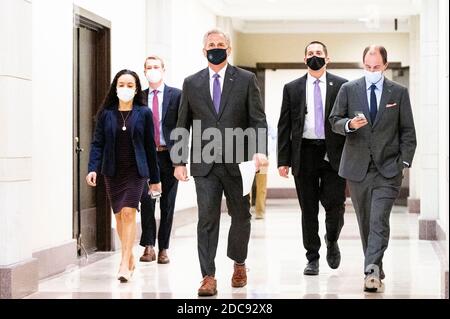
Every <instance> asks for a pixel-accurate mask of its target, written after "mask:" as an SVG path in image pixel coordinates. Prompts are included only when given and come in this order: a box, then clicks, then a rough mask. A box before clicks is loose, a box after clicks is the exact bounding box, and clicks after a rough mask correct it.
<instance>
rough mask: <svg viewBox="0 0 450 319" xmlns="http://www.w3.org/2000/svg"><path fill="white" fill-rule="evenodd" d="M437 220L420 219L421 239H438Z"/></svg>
mask: <svg viewBox="0 0 450 319" xmlns="http://www.w3.org/2000/svg"><path fill="white" fill-rule="evenodd" d="M436 225H437V224H436V220H427V219H419V239H421V240H437V236H436Z"/></svg>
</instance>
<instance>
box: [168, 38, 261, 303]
mask: <svg viewBox="0 0 450 319" xmlns="http://www.w3.org/2000/svg"><path fill="white" fill-rule="evenodd" d="M203 52H204V55H205V57H206V58H207V59H208V68H206V69H204V70H202V71H200V72H198V73H196V74H194V75H191V76H189V77H188V78H186V79H185V80H184V84H183V93H182V98H181V105H180V112H179V114H178V124H177V127H178V128H180V129H183V130H184V131H187V132H189V130H190V127H191V125H192V126H193V136H192V152H191V161H190V170H191V175H192V176H194V179H195V187H196V191H197V203H198V215H199V219H198V225H197V243H198V255H199V260H200V266H201V272H202V276H203V281H202V285H201V287H200V288H199V290H198V295H199V296H212V295H215V294H216V293H217V284H216V280H215V278H214V276H215V271H216V267H215V263H214V259H215V255H216V250H217V243H218V237H219V224H220V206H221V202H222V195H223V193H225V197H226V199H227V207H228V213H229V215H230V216H231V227H230V230H229V234H228V251H227V255H228V257H230V258H231V259H232V260H234V273H233V277H232V280H231V284H232V286H233V287H243V286H245V285H246V284H247V274H246V268H245V260H246V258H247V246H248V241H249V238H250V219H251V214H250V203H249V198H248V195H247V196H243V194H242V193H243V189H242V181H241V174H240V172H239V167H238V163H239V162H242V161H246V160H249V159H252V158H253V160H255V163H256V166H257V167H256V168H257V169H259V167H260V166H265V165H267V157H266V152H267V146H266V142H267V123H266V116H265V113H264V110H263V107H262V100H261V95H260V90H259V87H258V84H257V80H256V76H255V75H254V74H253V73H250V72H248V71H245V70H242V69H240V68H237V67H234V66H232V65H230V64H228V63H227V58H228V56H229V55H230V53H231V46H230V38H229V37H228V35H226V34H225V33H224V32H222V31H220V30H211V31H209V32H207V33H206V34H205V36H204V48H203ZM198 125H201V127H198ZM247 129H248V131H254V132H255V133H259V140H258V139H257V138H256V139H253V138H248V139H247V138H245V139H244V140H241V142H238V139H237V138H232V139H229V138H228V139H227V138H226V137H227V135H229V131H230V130H237V131H238V130H241V131H242V130H246V131H247ZM261 131H262V134H261ZM255 136H256V137H257V134H256V135H254V137H255ZM211 137H213V138H211ZM215 137H217V138H215ZM228 137H229V136H228ZM183 140H184V143H186V142H187V140H188V139H186V138H184V139H183ZM258 141H259V143H258ZM181 144H183V143H181ZM211 149H212V150H213V155H212V156H211V157H210V156H209V155H210V153H211ZM239 153H243V154H244V157H243V158H240V156H239ZM261 153H264V154H261ZM171 155H172V159H173V158H174V155H175V154H174V152H172V153H171ZM208 157H210V158H208ZM174 162H175V160H174ZM186 162H187V154H186V156H185V157H184V158H183V159H179V160H178V161H177V163H176V165H177V166H176V168H175V176H176V177H177V179H178V180H180V181H186V180H187V169H186V166H185V164H186Z"/></svg>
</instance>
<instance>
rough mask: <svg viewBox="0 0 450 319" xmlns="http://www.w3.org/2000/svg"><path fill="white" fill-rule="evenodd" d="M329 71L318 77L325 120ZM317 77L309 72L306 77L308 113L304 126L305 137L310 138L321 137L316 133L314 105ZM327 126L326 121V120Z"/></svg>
mask: <svg viewBox="0 0 450 319" xmlns="http://www.w3.org/2000/svg"><path fill="white" fill-rule="evenodd" d="M326 74H327V73H326V72H324V73H323V74H322V76H321V77H320V78H319V79H318V80H319V81H320V82H319V87H320V93H321V96H322V108H323V112H322V114H323V116H324V121H325V98H326V96H327V75H326ZM316 80H317V79H316V78H315V77H313V76H311V75H310V74H309V73H308V75H307V79H306V110H307V112H306V115H305V125H304V127H303V138H309V139H314V140H317V139H320V137H318V136H317V135H316V132H315V128H316V124H315V122H316V110H315V107H314V82H315V81H316ZM324 126H325V122H324Z"/></svg>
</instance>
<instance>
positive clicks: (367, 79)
mask: <svg viewBox="0 0 450 319" xmlns="http://www.w3.org/2000/svg"><path fill="white" fill-rule="evenodd" d="M363 61H364V74H365V76H364V77H363V78H360V79H358V80H355V81H352V82H348V83H346V84H344V85H343V86H342V87H341V89H340V91H339V93H338V96H337V98H336V102H335V104H334V107H333V110H332V111H331V114H330V121H331V125H332V128H333V131H335V132H336V133H339V134H342V135H345V136H346V140H345V145H344V150H343V152H342V159H341V164H340V167H339V175H340V176H342V177H343V178H346V179H347V181H348V184H349V188H350V193H351V198H352V202H353V206H354V207H355V211H356V216H357V218H358V224H359V230H360V234H361V240H362V245H363V250H364V256H365V261H364V273H365V275H366V277H365V280H364V290H365V291H370V292H380V291H383V289H384V285H383V283H382V281H381V280H382V279H384V272H383V268H382V260H383V255H384V252H385V250H386V248H387V246H388V242H389V230H390V229H389V216H390V212H391V209H392V206H393V205H394V201H395V199H396V197H397V195H398V193H399V190H400V186H401V183H402V178H403V169H404V168H406V167H411V164H412V161H413V157H414V152H415V149H416V133H415V128H414V120H413V114H412V110H411V103H410V100H409V94H408V90H407V89H406V88H405V87H403V86H401V85H399V84H397V83H395V82H393V81H390V80H388V79H386V78H385V77H384V75H383V72H384V71H385V70H386V68H387V66H388V62H387V51H386V49H385V48H384V47H382V46H375V45H372V46H369V47H367V48H366V49H365V50H364V53H363Z"/></svg>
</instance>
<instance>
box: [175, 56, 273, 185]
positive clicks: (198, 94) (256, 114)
mask: <svg viewBox="0 0 450 319" xmlns="http://www.w3.org/2000/svg"><path fill="white" fill-rule="evenodd" d="M209 82H210V81H209V68H206V69H204V70H202V71H200V72H198V73H196V74H194V75H191V76H189V77H188V78H186V79H185V80H184V84H183V93H182V96H181V105H180V110H179V114H178V123H177V127H179V128H185V129H187V130H190V127H191V126H192V124H193V121H196V120H199V121H201V122H200V123H201V130H200V131H198V132H196V131H195V130H194V131H193V138H192V147H191V161H190V164H191V175H192V176H206V175H207V174H208V173H209V171H210V170H211V168H212V167H213V165H214V163H220V162H224V157H228V156H229V155H230V152H232V151H233V152H234V156H233V158H232V160H231V161H230V162H231V163H225V167H226V169H227V170H228V172H229V173H230V175H232V176H240V172H239V167H238V163H239V162H240V161H238V158H236V151H237V150H238V148H240V150H241V151H243V153H244V158H243V160H244V161H245V160H249V157H250V156H253V154H254V151H256V152H265V153H267V144H266V145H265V146H266V147H265V149H258V148H257V146H258V142H257V141H256V144H257V145H256V146H255V145H250V144H249V143H248V141H247V139H245V140H244V142H242V143H239V142H238V141H236V140H233V141H232V142H231V143H228V144H225V129H227V128H228V129H230V128H231V129H236V128H240V129H243V130H246V129H247V128H254V129H256V130H258V129H264V130H265V134H264V136H263V138H264V139H265V142H267V122H266V115H265V113H264V110H263V107H262V100H261V94H260V90H259V87H258V84H257V80H256V76H255V75H254V74H253V73H251V72H248V71H246V70H243V69H241V68H238V67H234V66H232V65H228V67H227V70H226V73H225V78H224V82H223V89H222V97H221V102H220V111H219V114H217V113H216V111H215V109H214V105H213V102H212V98H211V93H210V86H209V85H210V83H209ZM208 128H217V129H218V130H219V131H220V133H221V135H222V148H221V150H220V151H219V152H218V154H217V156H216V159H215V160H214V161H213V162H211V163H207V162H205V161H204V158H203V157H201V156H200V155H201V153H202V152H203V150H204V148H205V146H206V145H207V144H209V143H210V142H211V140H213V138H211V137H210V136H209V135H208V134H207V135H208V136H207V137H208V138H209V139H205V140H203V139H202V135H203V133H204V132H205V130H206V129H208ZM184 142H187V141H186V139H185V140H184ZM252 144H253V143H252ZM262 144H263V143H262ZM196 145H199V147H197V146H196ZM253 147H256V149H255V150H254V151H253V152H252V154H248V149H249V148H250V150H252V149H253ZM227 152H229V153H228V155H227ZM193 153H195V154H193ZM193 155H195V156H193ZM250 159H251V158H250ZM186 163H187V156H186V157H184V158H183V159H182V161H180V162H179V163H175V164H181V165H183V164H186Z"/></svg>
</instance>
